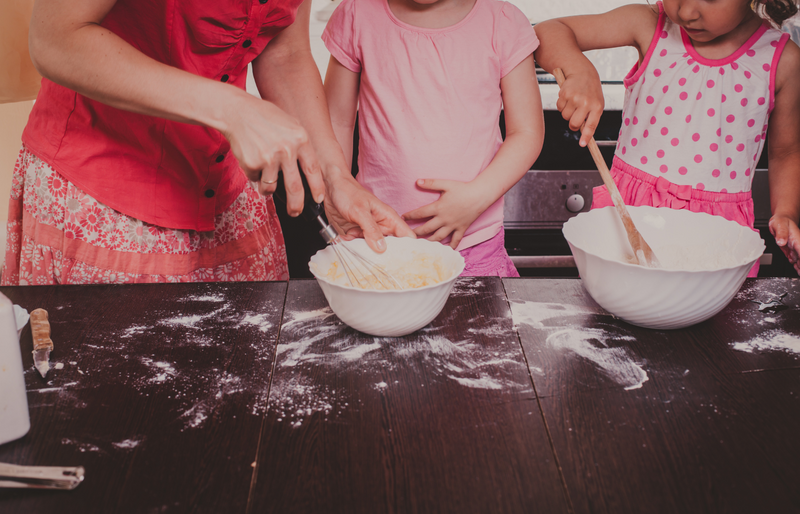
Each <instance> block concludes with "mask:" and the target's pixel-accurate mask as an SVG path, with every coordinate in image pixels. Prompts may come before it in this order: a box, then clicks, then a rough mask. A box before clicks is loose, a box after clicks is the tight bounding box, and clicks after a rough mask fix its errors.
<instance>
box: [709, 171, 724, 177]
mask: <svg viewBox="0 0 800 514" xmlns="http://www.w3.org/2000/svg"><path fill="white" fill-rule="evenodd" d="M720 174H722V172H721V171H719V170H714V171H712V172H711V176H712V177H719V176H720Z"/></svg>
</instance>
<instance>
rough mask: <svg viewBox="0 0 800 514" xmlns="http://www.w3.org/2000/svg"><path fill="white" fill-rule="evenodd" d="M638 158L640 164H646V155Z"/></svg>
mask: <svg viewBox="0 0 800 514" xmlns="http://www.w3.org/2000/svg"><path fill="white" fill-rule="evenodd" d="M639 160H640V161H642V164H647V157H645V156H642V158H641V159H639Z"/></svg>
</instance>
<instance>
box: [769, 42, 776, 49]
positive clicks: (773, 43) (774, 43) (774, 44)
mask: <svg viewBox="0 0 800 514" xmlns="http://www.w3.org/2000/svg"><path fill="white" fill-rule="evenodd" d="M769 44H771V45H772V46H774V47H775V48H778V42H777V41H770V43H769Z"/></svg>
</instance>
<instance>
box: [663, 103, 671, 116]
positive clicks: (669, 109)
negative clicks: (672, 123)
mask: <svg viewBox="0 0 800 514" xmlns="http://www.w3.org/2000/svg"><path fill="white" fill-rule="evenodd" d="M664 112H665V113H666V114H667V115H669V114H672V107H670V106H669V105H668V106H667V108H666V109H664Z"/></svg>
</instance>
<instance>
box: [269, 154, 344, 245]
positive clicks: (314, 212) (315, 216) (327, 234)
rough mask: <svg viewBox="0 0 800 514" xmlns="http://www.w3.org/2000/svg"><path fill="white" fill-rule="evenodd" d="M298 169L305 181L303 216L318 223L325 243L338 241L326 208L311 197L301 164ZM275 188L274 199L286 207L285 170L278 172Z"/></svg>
mask: <svg viewBox="0 0 800 514" xmlns="http://www.w3.org/2000/svg"><path fill="white" fill-rule="evenodd" d="M297 169H298V170H299V171H300V179H301V180H302V181H303V193H304V195H305V196H304V198H303V212H302V213H301V214H302V215H303V217H305V218H306V219H309V220H311V221H316V222H317V223H318V224H319V226H320V228H321V230H320V231H319V235H321V236H322V239H323V240H324V241H325V243H330V242H331V241H333V240H334V239H336V237H338V235H339V234H338V233H337V232H336V229H334V228H333V227H332V226H330V225H329V224H328V222H327V220H326V219H325V216H324V214H325V208H324V207H323V205H322V203H317V202H315V201H314V198H313V197H312V196H311V188H310V187H308V181H307V180H306V176H305V174H304V173H303V169H302V168H301V167H300V163H299V162H298V163H297ZM275 187H276V189H275V192H274V193H273V194H272V197H273V198H275V199H276V200H279V201H280V202H281V203H282V204H283V206H284V207H286V185H285V183H284V181H283V170H280V171H278V182H277V183H276V184H275Z"/></svg>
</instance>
